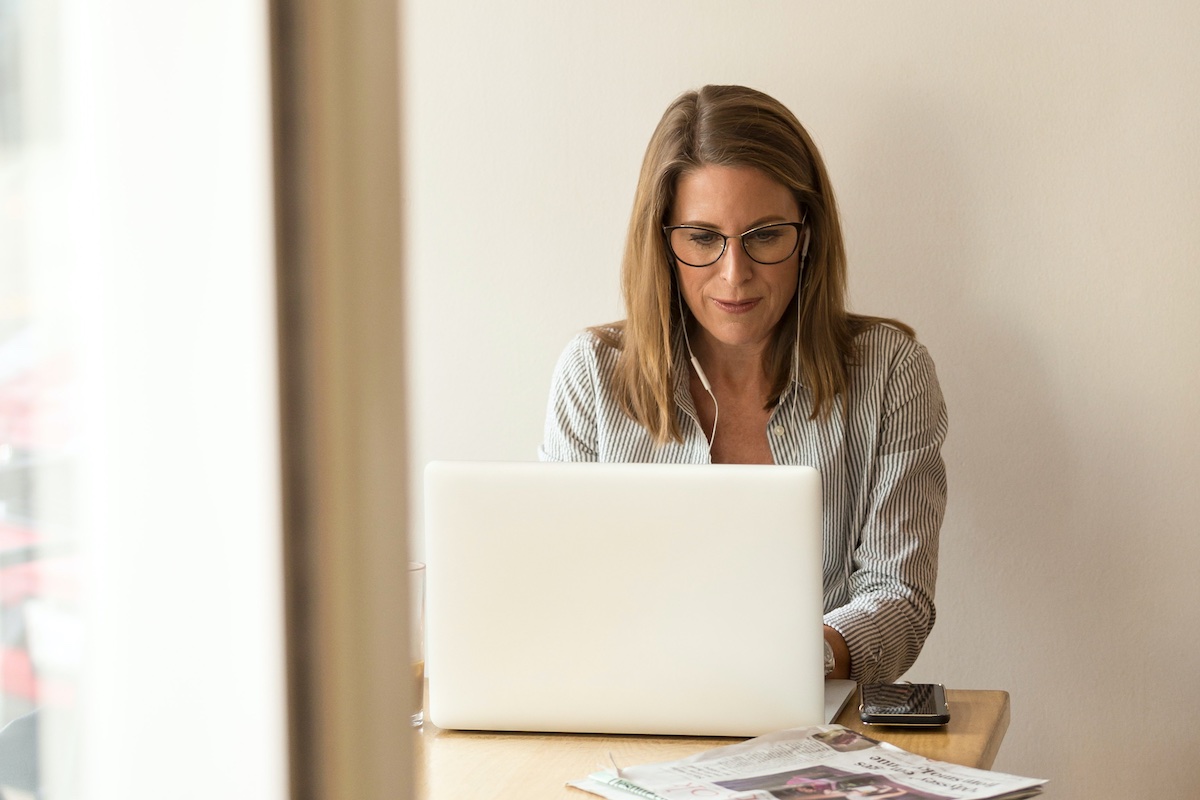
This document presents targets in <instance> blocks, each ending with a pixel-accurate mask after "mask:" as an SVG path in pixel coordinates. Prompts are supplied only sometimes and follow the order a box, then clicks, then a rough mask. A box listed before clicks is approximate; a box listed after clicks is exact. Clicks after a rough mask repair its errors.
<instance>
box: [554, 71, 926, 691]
mask: <svg viewBox="0 0 1200 800" xmlns="http://www.w3.org/2000/svg"><path fill="white" fill-rule="evenodd" d="M845 283H846V256H845V249H844V246H843V243H842V233H841V226H840V224H839V222H838V214H837V207H836V205H835V202H834V197H833V191H832V189H831V188H830V185H829V178H828V176H827V174H826V171H825V166H824V164H823V163H822V161H821V157H820V155H819V154H818V153H817V149H816V146H815V145H814V144H813V142H812V140H811V139H810V138H809V136H808V134H807V132H806V131H805V130H804V128H803V127H802V126H801V125H800V123H799V122H798V121H797V120H796V118H795V117H794V116H793V115H792V114H791V112H789V111H788V110H787V109H786V108H785V107H784V106H783V105H781V104H780V103H779V102H778V101H776V100H774V99H773V98H771V97H768V96H767V95H765V94H762V93H761V92H757V91H754V90H752V89H747V88H744V87H739V86H706V87H704V88H702V89H701V90H699V91H698V92H688V93H685V94H684V95H682V96H680V97H679V98H678V99H677V100H675V102H674V103H672V104H671V106H670V107H669V108H668V109H667V111H666V113H665V114H664V115H663V118H662V120H661V121H660V122H659V125H658V127H657V129H656V130H655V132H654V135H653V136H652V137H651V140H650V144H649V147H648V148H647V150H646V156H645V160H644V162H643V164H642V170H641V175H640V177H639V179H638V187H637V195H636V197H635V200H634V208H633V215H632V219H631V221H630V226H629V234H628V239H627V242H626V247H625V256H624V263H623V266H622V286H623V292H624V299H625V308H626V312H627V314H628V316H627V318H626V319H625V320H624V321H623V322H620V323H616V324H613V325H609V326H604V327H599V328H593V329H590V330H589V331H587V332H585V333H583V334H580V335H579V336H577V337H576V338H575V339H574V340H573V341H572V342H571V343H570V344H569V345H568V347H567V349H566V351H565V352H564V353H563V355H562V357H561V358H560V360H559V363H558V366H557V368H556V370H555V374H554V379H553V385H552V389H551V397H550V406H549V410H548V413H547V418H546V433H545V441H544V442H543V445H542V447H541V449H540V450H539V455H540V457H541V458H542V459H543V460H554V461H637V462H669V463H698V464H702V463H709V462H724V463H747V464H772V463H773V464H805V465H809V466H813V467H816V468H817V469H818V470H819V471H820V473H821V478H822V485H823V503H824V591H825V595H824V599H825V619H824V622H825V643H826V673H827V674H829V675H830V676H831V677H842V678H844V677H850V678H853V679H854V680H857V681H859V682H869V681H892V680H895V679H896V678H898V677H899V676H900V675H901V674H902V673H903V672H904V671H905V670H907V669H908V668H909V667H910V666H911V665H912V663H913V661H915V660H916V657H917V655H918V653H920V650H921V646H922V644H924V642H925V638H926V637H927V636H928V635H929V630H930V628H931V627H932V626H933V622H934V605H933V592H934V582H935V579H936V576H937V544H938V530H939V528H940V526H941V521H942V514H943V511H944V509H945V503H946V480H945V468H944V465H943V463H942V459H941V455H940V448H941V444H942V441H943V439H944V438H945V434H946V410H945V404H944V402H943V400H942V395H941V391H940V389H939V388H938V383H937V377H936V375H935V373H934V367H933V362H932V361H931V360H930V358H929V355H928V353H927V352H926V350H925V348H924V347H923V346H921V345H920V344H919V343H918V342H917V341H916V340H915V338H914V335H913V332H912V330H911V329H910V328H908V327H907V326H905V325H903V324H901V323H899V322H895V321H893V320H886V319H880V318H876V317H864V316H860V315H856V314H850V313H848V312H847V311H846V307H845V291H846V290H845Z"/></svg>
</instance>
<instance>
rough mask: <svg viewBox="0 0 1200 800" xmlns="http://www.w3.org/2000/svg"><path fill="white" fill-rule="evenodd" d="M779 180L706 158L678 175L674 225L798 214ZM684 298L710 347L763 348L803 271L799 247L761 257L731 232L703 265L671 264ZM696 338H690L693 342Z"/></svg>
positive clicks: (748, 224) (741, 223) (745, 223)
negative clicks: (781, 255)
mask: <svg viewBox="0 0 1200 800" xmlns="http://www.w3.org/2000/svg"><path fill="white" fill-rule="evenodd" d="M799 221H800V209H799V208H798V207H797V205H796V200H795V198H794V197H793V196H792V193H791V192H790V191H789V190H788V189H787V187H785V186H784V185H783V184H781V183H778V182H776V181H775V180H774V179H773V178H770V177H768V176H767V175H766V174H765V173H763V172H761V171H759V170H757V169H755V168H753V167H720V166H716V165H712V164H709V165H706V166H703V167H700V168H699V169H697V170H694V171H692V172H688V173H686V174H684V175H682V176H681V177H680V178H679V182H678V184H677V185H676V188H675V205H674V207H673V208H672V211H671V218H670V224H671V225H697V226H700V227H704V228H710V229H712V230H715V231H720V232H721V233H723V234H725V235H726V236H731V235H733V236H735V235H738V234H741V233H743V232H744V231H748V230H750V229H751V228H756V227H758V226H760V225H765V224H767V223H771V222H799ZM675 270H676V274H677V276H678V278H679V286H680V289H681V290H682V292H683V300H684V302H685V303H687V305H688V308H689V309H690V310H691V312H692V315H693V316H695V318H696V321H697V322H698V323H699V325H700V330H699V331H697V335H698V336H699V337H701V338H704V339H706V340H707V342H706V343H707V344H708V345H709V346H710V347H712V346H716V347H721V346H725V347H729V348H735V349H740V350H745V351H746V352H747V353H748V354H749V353H757V352H760V351H761V350H762V349H763V348H765V347H766V345H767V344H768V342H769V341H770V337H771V332H772V331H773V330H774V329H775V326H776V325H778V324H779V320H780V319H781V318H782V317H783V314H784V312H785V311H786V310H787V307H788V304H789V303H791V302H792V298H793V297H795V294H796V284H797V282H798V281H799V278H800V248H797V249H796V252H794V253H792V255H791V256H790V257H788V258H787V259H786V260H785V261H782V262H780V263H778V264H759V263H758V262H756V261H754V260H753V259H751V258H750V257H749V256H748V255H746V250H745V249H744V248H743V247H742V245H741V241H740V240H737V239H731V240H730V241H729V243H728V244H727V245H726V247H725V252H724V253H723V254H722V255H721V258H720V259H719V260H718V261H717V262H716V263H715V264H711V265H709V266H707V267H689V266H688V265H686V264H682V263H678V264H676V267H675ZM694 343H695V339H693V344H694Z"/></svg>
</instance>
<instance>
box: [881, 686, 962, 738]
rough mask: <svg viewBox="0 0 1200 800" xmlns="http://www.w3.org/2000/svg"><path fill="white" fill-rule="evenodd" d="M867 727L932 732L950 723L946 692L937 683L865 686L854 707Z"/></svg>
mask: <svg viewBox="0 0 1200 800" xmlns="http://www.w3.org/2000/svg"><path fill="white" fill-rule="evenodd" d="M858 711H859V714H860V715H861V717H862V721H863V722H865V723H866V724H868V725H911V726H915V727H921V728H936V727H937V726H939V725H945V724H946V723H948V722H949V721H950V707H949V706H947V705H946V690H945V688H944V687H943V686H942V685H941V684H940V683H866V684H863V687H862V704H861V705H860V706H859V707H858Z"/></svg>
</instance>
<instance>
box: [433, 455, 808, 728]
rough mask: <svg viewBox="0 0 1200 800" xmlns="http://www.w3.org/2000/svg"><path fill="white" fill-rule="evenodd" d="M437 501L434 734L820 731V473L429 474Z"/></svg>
mask: <svg viewBox="0 0 1200 800" xmlns="http://www.w3.org/2000/svg"><path fill="white" fill-rule="evenodd" d="M425 490H426V496H425V513H426V542H427V553H426V559H427V562H428V576H427V592H428V596H427V609H426V614H427V618H426V636H427V650H426V656H427V674H428V676H429V692H430V695H429V708H428V709H427V712H428V714H429V717H430V720H431V721H432V722H433V724H435V725H437V726H439V727H443V728H461V729H484V730H521V731H564V732H593V733H649V734H683V735H712V736H754V735H759V734H762V733H766V732H768V731H772V730H779V729H783V728H789V727H796V726H800V725H813V724H820V723H823V722H825V721H826V720H825V719H824V680H823V659H822V648H823V645H822V639H821V614H822V605H821V603H822V590H821V507H820V496H821V491H820V480H819V477H818V476H817V473H816V471H815V470H813V469H810V468H808V467H782V466H746V465H707V466H695V465H688V466H682V465H652V464H541V463H452V462H435V463H433V464H430V465H429V466H428V468H427V469H426V473H425Z"/></svg>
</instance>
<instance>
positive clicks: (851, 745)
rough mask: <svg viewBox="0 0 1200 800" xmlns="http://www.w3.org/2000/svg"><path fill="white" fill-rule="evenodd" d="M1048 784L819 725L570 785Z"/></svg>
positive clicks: (873, 792) (666, 799)
mask: <svg viewBox="0 0 1200 800" xmlns="http://www.w3.org/2000/svg"><path fill="white" fill-rule="evenodd" d="M1045 783H1046V782H1045V781H1043V780H1037V779H1034V778H1021V777H1018V776H1016V775H1006V774H1004V773H1002V772H992V771H989V770H982V769H973V768H971V767H963V766H959V765H957V764H949V763H946V762H943V761H933V760H931V759H928V758H925V757H923V756H918V755H916V754H914V753H909V752H907V751H905V750H901V749H900V748H898V747H895V746H894V745H890V744H887V743H885V742H877V741H875V740H874V739H871V738H869V737H866V736H863V735H862V734H860V733H857V732H855V731H852V730H850V729H849V728H844V727H842V726H840V725H820V726H816V727H812V728H795V729H792V730H786V731H780V732H778V733H772V734H769V735H767V736H760V737H758V738H756V739H750V740H748V741H745V742H739V743H738V744H733V745H728V746H725V747H718V748H715V749H713V750H707V751H705V752H703V753H698V754H696V755H694V756H689V757H687V758H683V759H680V760H678V761H668V762H664V763H661V764H647V765H643V766H637V767H625V768H621V767H618V766H617V765H616V764H615V763H614V764H613V769H611V770H602V771H600V772H595V773H592V774H591V775H589V776H588V777H587V778H585V779H583V780H580V781H573V782H571V783H569V784H568V785H569V786H574V787H576V788H578V789H583V790H584V791H587V792H591V793H592V794H596V795H599V796H601V797H607V798H610V800H631V798H640V799H641V800H681V799H682V798H688V800H696V798H712V800H775V799H776V798H779V800H784V799H785V798H787V799H791V798H803V799H804V800H835V799H836V800H957V799H958V798H964V799H965V798H1006V800H1016V798H1023V797H1031V796H1033V795H1036V794H1039V793H1040V792H1041V790H1042V786H1043V785H1044V784H1045Z"/></svg>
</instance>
